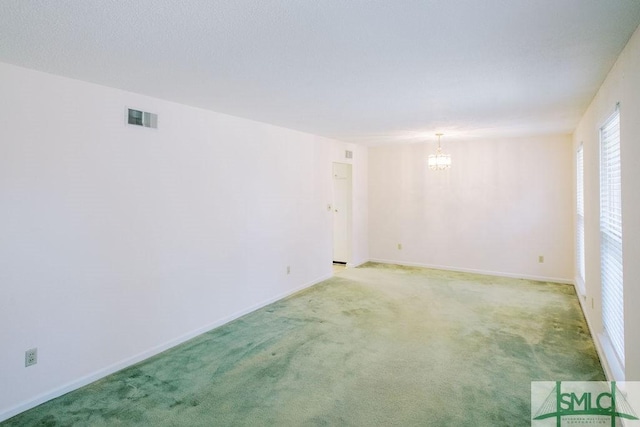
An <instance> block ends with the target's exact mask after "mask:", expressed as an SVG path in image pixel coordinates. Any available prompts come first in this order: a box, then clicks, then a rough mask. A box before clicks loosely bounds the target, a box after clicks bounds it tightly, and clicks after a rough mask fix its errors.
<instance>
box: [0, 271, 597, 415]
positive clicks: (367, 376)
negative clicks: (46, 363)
mask: <svg viewBox="0 0 640 427" xmlns="http://www.w3.org/2000/svg"><path fill="white" fill-rule="evenodd" d="M604 379H605V378H604V374H603V372H602V368H601V366H600V363H599V360H598V357H597V355H596V352H595V349H594V345H593V342H592V340H591V337H590V335H589V332H588V330H587V325H586V323H585V321H584V318H583V316H582V313H581V311H580V307H579V302H578V299H577V297H576V294H575V292H574V290H573V287H572V286H569V285H563V284H554V283H541V282H533V281H527V280H518V279H508V278H499V277H490V276H481V275H473V274H466V273H453V272H444V271H437V270H429V269H422V268H409V267H397V266H388V265H382V264H367V265H365V266H364V267H360V268H356V269H347V270H345V271H344V272H341V273H340V274H339V275H337V276H335V277H334V278H332V279H330V280H327V281H325V282H323V283H320V284H318V285H316V286H313V287H312V288H310V289H307V290H305V291H302V292H300V293H298V294H295V295H294V296H292V297H289V298H287V299H284V300H282V301H279V302H276V303H274V304H271V305H269V306H267V307H265V308H263V309H260V310H258V311H255V312H253V313H251V314H248V315H246V316H244V317H242V318H240V319H238V320H236V321H233V322H231V323H229V324H227V325H225V326H222V327H220V328H217V329H215V330H213V331H211V332H209V333H206V334H203V335H201V336H199V337H197V338H195V339H193V340H191V341H189V342H187V343H185V344H183V345H180V346H178V347H176V348H173V349H171V350H169V351H166V352H164V353H162V354H160V355H158V356H156V357H153V358H151V359H149V360H147V361H144V362H142V363H140V364H137V365H135V366H133V367H131V368H128V369H125V370H123V371H120V372H118V373H116V374H114V375H111V376H109V377H107V378H105V379H102V380H100V381H97V382H95V383H93V384H91V385H89V386H87V387H84V388H82V389H79V390H76V391H74V392H71V393H69V394H66V395H64V396H62V397H60V398H58V399H55V400H52V401H50V402H47V403H45V404H43V405H40V406H38V407H36V408H34V409H32V410H30V411H27V412H25V413H22V414H20V415H18V416H16V417H14V418H11V419H9V420H7V421H6V422H5V423H3V424H2V425H3V426H5V425H6V426H37V425H46V426H85V425H86V426H118V425H122V426H125V425H126V426H128V425H145V426H526V425H530V421H529V420H530V387H531V384H530V382H531V381H532V380H576V381H579V380H604Z"/></svg>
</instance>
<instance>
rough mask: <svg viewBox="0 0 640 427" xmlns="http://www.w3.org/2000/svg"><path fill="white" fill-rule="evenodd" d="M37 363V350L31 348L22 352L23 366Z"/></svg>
mask: <svg viewBox="0 0 640 427" xmlns="http://www.w3.org/2000/svg"><path fill="white" fill-rule="evenodd" d="M36 363H38V349H37V348H32V349H30V350H27V351H25V352H24V366H25V368H26V367H27V366H31V365H35V364H36Z"/></svg>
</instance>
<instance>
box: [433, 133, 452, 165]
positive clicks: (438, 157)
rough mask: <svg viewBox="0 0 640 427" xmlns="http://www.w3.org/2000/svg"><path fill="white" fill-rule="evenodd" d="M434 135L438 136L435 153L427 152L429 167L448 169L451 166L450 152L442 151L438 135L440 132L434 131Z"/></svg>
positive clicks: (439, 135)
mask: <svg viewBox="0 0 640 427" xmlns="http://www.w3.org/2000/svg"><path fill="white" fill-rule="evenodd" d="M436 136H437V137H438V149H437V150H436V154H429V169H433V170H444V169H449V168H450V167H451V154H443V153H442V149H441V148H440V137H441V136H442V134H441V133H436Z"/></svg>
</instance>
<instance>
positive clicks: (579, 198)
mask: <svg viewBox="0 0 640 427" xmlns="http://www.w3.org/2000/svg"><path fill="white" fill-rule="evenodd" d="M576 258H577V259H576V266H577V269H578V277H579V278H580V280H581V281H582V284H581V286H582V287H583V286H584V277H585V271H584V270H585V268H584V150H583V148H582V144H580V147H579V148H578V152H577V153H576ZM582 292H584V288H583V289H582Z"/></svg>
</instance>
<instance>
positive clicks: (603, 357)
mask: <svg viewBox="0 0 640 427" xmlns="http://www.w3.org/2000/svg"><path fill="white" fill-rule="evenodd" d="M575 286H576V294H578V301H579V302H580V309H581V310H582V314H583V316H584V319H585V321H586V322H587V327H588V328H589V334H590V335H591V339H592V340H593V343H594V345H595V347H596V353H598V358H599V359H600V365H601V366H602V369H603V370H604V375H605V377H606V378H607V381H615V380H616V378H615V376H614V375H613V372H612V370H611V368H610V367H609V363H608V359H607V356H606V355H607V352H605V351H604V349H603V348H602V343H601V342H600V340H599V339H598V337H599V335H600V334H598V333H596V330H595V329H594V327H593V324H592V323H591V319H590V318H589V316H588V315H587V305H586V304H587V295H585V294H582V295H580V294H579V293H578V289H577V286H578V285H577V284H576V285H575Z"/></svg>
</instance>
